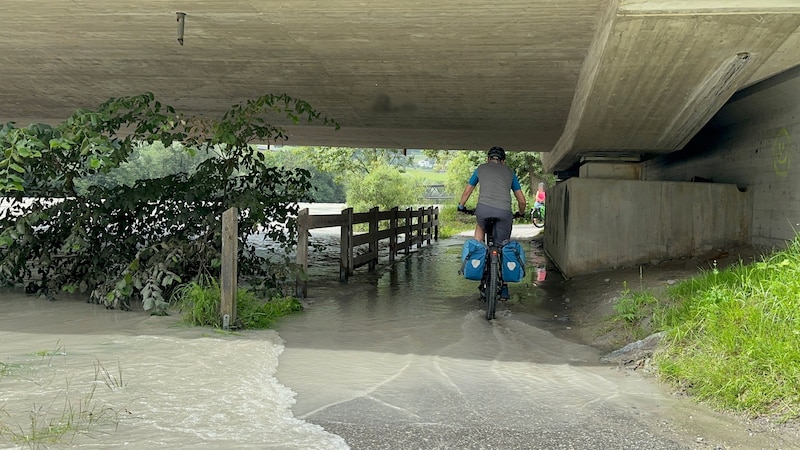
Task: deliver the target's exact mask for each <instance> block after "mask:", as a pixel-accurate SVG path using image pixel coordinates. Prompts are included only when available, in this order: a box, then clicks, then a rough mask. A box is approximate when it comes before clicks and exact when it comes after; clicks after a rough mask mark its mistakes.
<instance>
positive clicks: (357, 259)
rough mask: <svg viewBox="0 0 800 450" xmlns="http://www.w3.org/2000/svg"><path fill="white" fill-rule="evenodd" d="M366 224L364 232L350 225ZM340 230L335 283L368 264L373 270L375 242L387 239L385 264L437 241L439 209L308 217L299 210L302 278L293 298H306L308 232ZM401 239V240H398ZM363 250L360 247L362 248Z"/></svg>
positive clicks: (376, 245)
mask: <svg viewBox="0 0 800 450" xmlns="http://www.w3.org/2000/svg"><path fill="white" fill-rule="evenodd" d="M358 224H367V225H368V231H367V232H365V233H358V234H356V233H355V232H354V225H358ZM328 227H340V228H341V246H340V249H341V250H340V254H339V281H346V280H347V278H348V277H349V276H350V275H352V274H353V271H354V270H355V269H356V268H358V267H361V266H364V265H368V266H369V270H374V269H375V268H376V267H377V265H378V243H379V242H380V241H383V240H386V239H388V240H389V263H393V262H394V260H395V256H396V255H398V254H400V253H401V252H402V253H404V254H408V253H409V252H410V251H411V250H412V248H413V247H414V246H415V245H416V246H417V248H420V247H422V245H423V243H426V244H428V245H430V243H431V240H435V241H438V240H439V208H435V207H432V206H429V207H426V208H419V209H411V208H408V209H405V210H403V211H400V210H399V208H396V207H395V208H392V209H391V210H389V211H380V210H379V209H378V208H377V207H376V208H372V209H371V210H370V211H369V212H365V213H354V212H353V208H347V209H345V210H343V211H342V213H341V214H319V215H310V214H309V212H308V208H305V209H303V210H301V211H300V214H299V215H298V217H297V256H296V261H297V264H298V265H299V266H300V267H302V269H303V275H302V276H298V277H297V284H296V286H297V296H298V297H300V298H305V297H306V296H307V295H308V278H307V277H306V276H305V275H304V274H307V273H308V244H309V243H308V236H309V230H312V229H315V228H328ZM400 237H402V239H399V238H400ZM361 246H367V251H366V252H364V253H361V254H358V255H356V248H358V247H361ZM362 248H363V247H362Z"/></svg>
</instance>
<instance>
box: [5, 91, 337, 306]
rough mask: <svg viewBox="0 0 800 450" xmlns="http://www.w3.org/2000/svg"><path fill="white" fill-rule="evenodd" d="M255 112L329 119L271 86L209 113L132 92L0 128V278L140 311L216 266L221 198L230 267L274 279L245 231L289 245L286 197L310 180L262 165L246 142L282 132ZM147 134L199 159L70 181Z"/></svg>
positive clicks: (108, 166)
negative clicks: (49, 120) (147, 171)
mask: <svg viewBox="0 0 800 450" xmlns="http://www.w3.org/2000/svg"><path fill="white" fill-rule="evenodd" d="M268 115H275V116H277V117H278V118H279V119H278V120H283V121H286V120H287V119H289V120H291V121H293V122H294V123H297V122H299V121H301V120H303V121H306V122H311V121H321V122H323V124H325V125H329V126H334V127H336V128H338V124H337V123H336V122H335V121H334V120H333V119H329V118H328V117H326V116H323V115H322V114H321V113H319V112H317V111H316V110H314V109H313V108H312V107H311V106H310V105H309V104H308V103H306V102H304V101H302V100H299V99H295V98H292V97H289V96H287V95H272V94H269V95H265V96H263V97H259V98H257V99H252V100H248V101H246V102H242V103H239V104H237V105H234V106H232V107H231V108H230V110H228V111H227V112H226V113H225V114H224V115H223V116H222V118H221V119H219V120H211V119H207V118H200V117H190V116H187V115H184V114H181V113H179V112H176V111H175V109H174V108H173V107H171V106H166V105H162V104H161V103H160V102H159V101H157V100H156V99H155V98H154V96H153V94H150V93H145V94H142V95H138V96H132V97H123V98H112V99H109V100H108V101H106V102H105V103H103V104H102V105H100V106H99V107H98V108H97V109H96V110H91V111H90V110H78V111H76V112H75V113H74V114H73V115H72V116H71V117H69V118H68V119H67V120H66V121H64V122H62V123H61V124H59V125H57V126H54V127H51V126H48V125H43V124H31V125H29V126H27V127H24V128H17V127H16V126H15V125H14V124H13V123H7V124H5V125H3V126H2V129H0V149H2V150H3V155H2V159H0V190H2V192H3V194H4V195H5V199H4V202H5V204H4V205H3V206H4V209H3V211H2V213H0V282H2V283H4V284H6V285H9V284H19V283H24V284H25V287H26V290H27V291H29V292H32V293H33V292H38V293H42V294H44V295H47V296H48V297H50V298H52V297H53V296H54V295H55V294H56V292H58V291H59V290H68V291H81V292H88V293H90V301H93V302H97V303H103V304H105V305H106V306H107V307H115V306H118V307H122V308H126V309H129V308H130V301H131V299H134V298H140V299H141V300H142V302H143V306H144V309H145V310H154V311H155V312H162V311H163V309H164V308H165V307H166V305H167V301H166V299H169V298H170V294H171V292H172V291H173V290H174V289H175V288H176V287H177V286H178V285H179V284H181V283H185V282H188V281H190V280H192V279H197V278H198V277H199V276H207V275H215V274H216V273H217V271H218V268H219V261H220V258H219V257H220V253H221V228H222V227H221V216H222V213H223V212H224V211H226V210H228V209H229V208H231V207H236V208H238V211H239V228H238V232H239V235H238V238H239V260H238V264H239V273H240V274H241V275H242V276H252V277H258V279H272V280H273V281H274V276H272V275H271V274H270V272H271V270H270V265H269V264H267V263H266V262H265V260H264V259H263V258H260V257H258V256H257V255H256V253H255V248H254V247H253V246H252V244H248V240H247V239H248V237H249V236H251V235H252V234H254V233H256V232H262V233H265V234H266V236H267V237H268V238H269V239H271V240H272V241H274V242H276V243H277V244H278V245H280V246H282V247H284V248H290V247H291V246H293V245H294V244H295V243H296V227H295V218H296V214H297V206H296V203H295V202H297V201H303V200H306V199H308V195H309V191H310V189H311V185H310V182H309V173H308V171H306V170H303V169H283V168H278V167H271V166H270V165H269V164H268V163H267V158H265V155H264V154H263V152H261V151H257V150H254V149H253V147H252V146H251V145H250V144H251V143H253V142H276V141H285V140H286V139H287V136H286V134H285V131H284V130H283V128H281V127H280V126H277V125H272V124H270V123H269V122H268V121H267V116H268ZM156 141H160V142H163V143H172V142H180V143H182V144H183V148H184V149H186V151H187V152H192V153H194V152H202V153H203V155H201V156H203V157H204V158H202V159H203V161H202V162H201V163H200V164H199V165H198V166H197V167H196V168H194V169H193V170H192V171H191V172H180V173H176V174H170V175H166V176H163V177H160V178H155V179H143V180H138V181H136V182H135V184H134V185H133V186H124V185H123V186H113V187H106V186H102V185H99V184H94V185H91V186H90V187H88V188H82V189H77V188H76V184H81V185H83V186H85V184H86V183H85V182H83V183H81V181H82V180H83V181H85V180H87V179H90V178H91V177H93V176H96V175H97V174H104V173H109V172H110V171H112V170H114V169H115V168H117V167H119V166H120V164H123V163H125V162H126V161H128V159H129V157H130V155H131V153H132V152H133V150H134V149H135V148H136V147H137V146H140V145H145V144H151V143H153V142H156Z"/></svg>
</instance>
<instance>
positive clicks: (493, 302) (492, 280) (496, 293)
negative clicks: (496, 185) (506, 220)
mask: <svg viewBox="0 0 800 450" xmlns="http://www.w3.org/2000/svg"><path fill="white" fill-rule="evenodd" d="M496 221H497V219H495V218H491V219H489V220H488V221H487V224H486V225H487V226H486V229H485V230H484V240H485V243H486V247H487V248H488V249H489V250H488V251H489V254H488V258H487V259H488V261H487V264H486V268H485V269H484V272H483V279H481V286H480V289H481V292H483V294H484V297H485V299H486V320H493V319H494V317H495V310H496V309H497V299H498V298H500V291H501V290H502V288H503V272H502V267H501V265H500V264H501V262H500V258H501V256H500V251H501V248H502V246H499V245H495V242H494V236H493V235H494V224H495V222H496Z"/></svg>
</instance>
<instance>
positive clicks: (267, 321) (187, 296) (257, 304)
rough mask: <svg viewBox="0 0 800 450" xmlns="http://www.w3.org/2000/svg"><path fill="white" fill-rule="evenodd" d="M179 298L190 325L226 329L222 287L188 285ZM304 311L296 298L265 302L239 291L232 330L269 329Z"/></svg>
mask: <svg viewBox="0 0 800 450" xmlns="http://www.w3.org/2000/svg"><path fill="white" fill-rule="evenodd" d="M175 296H176V298H177V305H178V307H179V308H180V311H181V313H182V314H183V320H184V321H185V322H186V323H188V324H190V325H195V326H208V327H215V328H222V326H223V323H222V317H220V305H221V297H220V287H219V283H218V282H217V281H216V280H214V279H209V280H205V281H203V282H191V283H188V284H185V285H183V286H181V287H180V288H178V289H177V290H176V292H175ZM302 310H303V305H302V304H301V303H300V301H299V300H297V299H296V298H293V297H280V296H275V297H272V298H269V299H263V298H259V297H258V296H256V294H254V293H253V292H252V291H250V290H248V289H246V288H239V289H238V290H237V293H236V323H235V324H232V326H233V327H235V328H245V329H262V328H269V327H270V326H271V325H272V324H273V323H274V322H275V320H276V319H278V318H280V317H283V316H286V315H288V314H292V313H295V312H298V311H302Z"/></svg>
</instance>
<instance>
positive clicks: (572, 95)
mask: <svg viewBox="0 0 800 450" xmlns="http://www.w3.org/2000/svg"><path fill="white" fill-rule="evenodd" d="M176 12H184V13H186V16H185V22H184V30H183V32H184V34H183V43H182V44H179V43H178V40H177V37H178V35H177V34H178V25H179V22H177V20H176V19H177V15H176ZM0 19H2V20H1V21H0V23H2V26H1V27H0V41H2V42H3V51H2V52H0V123H2V122H6V121H16V122H18V125H27V124H28V123H30V122H47V123H57V122H60V121H62V120H64V119H65V118H66V117H68V116H69V115H70V114H71V113H72V112H73V111H74V110H75V109H76V108H93V107H95V106H97V105H98V104H100V103H101V102H103V101H105V100H106V99H108V98H109V97H118V96H124V95H134V94H138V93H141V92H145V91H150V92H153V93H155V94H156V96H157V98H158V99H159V100H160V101H161V102H162V103H166V104H170V105H173V106H175V107H176V108H177V109H179V110H181V111H183V112H186V113H188V114H194V115H204V116H217V117H218V116H219V115H221V114H222V113H223V112H224V111H226V110H227V109H228V107H230V106H231V105H233V104H235V103H238V102H240V101H242V100H245V99H248V98H254V97H258V96H260V95H263V94H266V93H276V94H277V93H284V92H285V93H288V94H290V95H293V96H295V97H299V98H302V99H304V100H306V101H308V102H309V103H310V104H311V105H312V106H314V107H315V108H317V109H318V110H320V111H322V112H324V113H325V114H327V115H329V116H331V117H334V118H335V119H337V120H338V121H339V123H340V124H341V125H342V128H341V129H340V130H339V131H333V130H332V129H330V128H325V127H321V126H314V125H304V126H293V125H291V124H283V125H285V126H286V127H287V129H288V131H289V137H290V140H289V142H288V144H290V145H322V146H351V147H383V148H434V149H486V148H488V147H491V146H493V145H501V146H503V147H505V148H507V149H508V150H517V151H539V152H545V153H544V155H543V159H544V162H545V168H546V170H547V171H550V172H555V173H559V174H562V175H564V176H565V177H567V176H568V177H578V178H600V179H603V178H617V179H627V180H631V181H642V180H644V179H645V175H644V168H645V167H660V168H663V170H661V171H654V170H650V171H649V172H648V173H649V174H650V175H649V176H650V178H648V182H650V183H652V182H658V181H665V180H659V179H657V177H658V176H660V174H663V175H664V176H665V177H666V176H667V174H669V173H671V172H670V170H669V169H666V168H664V167H665V166H669V165H670V164H672V163H670V164H667V163H661V162H658V161H662V160H664V158H667V157H668V155H670V154H683V153H673V152H678V151H681V150H684V149H685V148H686V147H687V145H689V144H690V143H691V142H692V140H693V138H695V136H696V135H697V134H698V132H699V131H700V130H701V129H703V128H704V127H705V126H707V124H709V121H710V120H711V119H712V117H714V116H715V114H717V112H718V111H719V110H720V108H722V107H723V105H725V104H726V102H728V101H729V99H731V97H732V96H733V95H734V94H735V93H736V92H741V91H742V90H743V89H745V88H749V87H752V86H756V85H757V84H758V83H760V82H763V81H764V80H769V79H771V78H773V77H775V76H776V75H778V74H782V73H785V72H786V71H788V70H790V69H791V68H793V67H795V66H798V65H799V64H800V52H798V51H797V49H798V48H800V3H799V2H798V1H797V0H762V1H757V2H756V1H752V0H499V1H495V2H479V1H433V2H431V1H420V0H391V1H389V0H379V1H372V2H367V3H364V2H356V1H352V0H329V1H326V2H318V1H309V0H276V1H269V0H229V1H225V2H204V1H170V0H137V1H136V2H128V3H124V2H119V1H116V0H51V1H48V2H30V1H26V0H5V1H4V2H3V8H2V12H0ZM277 123H279V124H280V122H279V121H278V122H277ZM768 126H769V125H767V124H764V127H768ZM786 129H787V131H786V134H787V135H788V136H789V138H791V137H792V136H794V134H792V133H794V131H793V130H794V128H793V127H792V126H791V124H789V126H788V128H786ZM711 147H713V146H711ZM720 157H721V156H720ZM650 162H655V163H653V164H650ZM648 164H650V165H649V166H648ZM716 178H717V179H722V178H725V177H719V176H717V177H716ZM672 181H687V180H672ZM737 183H738V184H741V182H737ZM586 186H589V184H585V183H584V184H580V182H577V181H574V182H572V184H571V185H570V186H567V185H563V186H561V187H559V189H564V191H563V192H562V194H564V193H565V192H567V191H569V192H571V195H566V197H567V198H568V199H569V198H571V200H570V203H567V204H564V203H561V204H554V205H553V206H554V208H553V209H552V211H556V210H561V211H562V217H561V218H560V219H559V221H557V222H553V223H552V224H551V225H548V227H546V229H548V230H550V231H548V233H559V236H562V237H563V236H564V235H565V233H566V231H567V229H568V228H567V226H568V224H572V225H574V224H575V223H576V221H577V220H579V219H580V220H592V217H591V216H571V215H570V214H572V213H576V210H575V208H574V206H575V205H577V204H579V202H577V201H576V200H577V198H578V197H576V196H611V197H613V196H615V195H618V194H619V191H614V190H613V189H616V188H612V187H610V186H611V184H609V183H599V184H597V183H595V184H591V190H587V188H586ZM642 186H644V185H642ZM739 187H741V186H739ZM597 189H599V190H600V191H597ZM624 189H629V190H630V187H625V188H624ZM671 189H675V191H674V192H680V193H681V196H682V197H681V198H683V199H684V200H685V199H692V198H694V196H695V195H698V196H704V195H706V196H707V192H716V191H713V190H712V191H708V190H705V191H703V192H700V191H698V192H697V193H692V191H691V190H689V191H687V190H685V189H684V188H682V187H669V186H667V187H665V186H653V185H652V184H650V185H648V188H647V189H644V190H640V189H638V188H633V190H630V192H634V191H635V192H651V193H652V195H651V196H644V197H641V198H640V199H639V200H637V201H629V202H627V203H625V202H622V203H620V202H617V203H616V204H617V205H623V206H616V207H617V208H627V209H626V211H623V212H624V214H621V215H619V217H635V214H630V212H631V210H630V208H633V210H634V211H635V210H637V208H646V207H647V206H649V205H651V204H652V202H659V204H662V203H665V204H668V203H669V202H670V201H671V200H670V197H669V195H667V194H665V192H673V191H671ZM720 192H722V191H720ZM724 192H730V190H724ZM554 193H555V192H554ZM732 197H733V198H737V197H738V196H737V195H735V194H732ZM553 198H561V199H562V200H560V201H562V202H563V201H564V195H560V194H559V195H554V196H553ZM636 198H639V197H636ZM704 198H708V197H704ZM748 198H749V197H748ZM549 201H550V200H549ZM553 201H555V200H553ZM741 201H743V202H745V204H744V207H743V206H742V204H739V200H734V202H735V203H736V205H733V206H730V208H732V209H731V210H732V211H740V210H741V211H743V212H742V213H741V214H743V215H741V214H740V215H737V216H736V220H739V221H740V222H741V223H743V224H745V225H746V227H745V228H743V229H737V230H735V231H732V233H733V234H735V235H736V236H750V234H751V231H750V230H751V226H750V223H751V222H749V221H750V220H751V219H750V217H751V215H752V211H751V210H752V206H750V207H749V208H750V209H748V206H747V205H750V204H751V203H752V199H746V200H741ZM747 202H750V203H747ZM718 203H719V202H715V201H714V200H713V197H711V200H709V201H708V205H709V206H711V207H712V208H713V206H714V205H715V204H718ZM570 204H571V205H572V206H573V208H572V213H568V212H567V213H564V211H569V210H570V208H566V209H565V207H568V206H569V205H570ZM672 207H674V208H679V207H680V205H673V206H672ZM559 208H560V209H559ZM725 208H726V209H727V208H728V206H725ZM741 208H743V209H741ZM660 211H661V212H660V214H667V215H669V216H670V217H676V216H675V215H674V214H671V215H670V211H668V210H666V211H665V210H663V209H662V210H660ZM585 213H586V211H585V210H583V212H582V213H581V214H585ZM570 218H571V219H572V220H571V221H570ZM686 220H696V218H691V217H687V219H686ZM684 225H685V224H684ZM696 226H697V227H702V226H703V224H702V223H699V224H697V225H696ZM753 226H755V225H753ZM562 227H563V228H562ZM606 229H607V227H606V228H604V227H596V229H595V228H588V229H583V230H582V231H580V230H579V231H576V232H584V233H603V232H604V230H606ZM684 229H689V228H686V227H684ZM697 229H700V228H697ZM639 231H640V233H639V235H640V236H641V239H647V236H648V230H644V231H642V230H639ZM651 231H652V230H651ZM781 233H782V232H781ZM781 233H777V234H781ZM650 235H651V236H652V234H650ZM675 239H679V237H675ZM744 239H746V238H744ZM547 242H549V244H546V245H549V246H550V248H551V250H552V253H553V254H555V255H559V254H564V255H567V256H565V257H564V258H566V259H567V260H569V261H571V262H576V261H578V260H582V258H577V257H575V255H572V253H571V251H568V247H569V245H571V244H565V243H561V244H559V243H558V241H557V240H556V238H555V236H554V235H552V234H551V235H550V236H549V238H548V239H547V240H546V243H547ZM668 247H669V245H668ZM576 248H578V249H585V248H586V247H585V245H582V244H578V245H577V246H576ZM611 248H613V246H611ZM672 248H680V249H684V250H681V251H689V250H685V249H686V248H688V247H686V246H685V245H683V244H681V245H673V246H672ZM580 251H582V250H580ZM648 251H649V250H642V251H637V250H635V247H634V250H630V249H629V250H626V255H628V254H629V253H631V252H633V253H634V254H637V253H641V255H639V256H643V257H644V253H647V252H648ZM617 256H619V255H617ZM634 256H636V255H634ZM666 256H670V255H669V254H668V255H666ZM614 258H615V256H608V257H606V258H605V259H604V260H601V261H598V260H594V259H593V260H592V261H591V262H590V263H587V264H583V263H582V264H578V265H575V267H574V268H575V270H573V272H575V271H578V272H579V271H581V270H590V269H591V268H596V267H598V266H602V265H603V264H606V265H608V264H611V263H613V262H614V261H616V260H615V259H614ZM584 259H585V258H584ZM638 259H641V258H637V257H632V258H628V260H626V261H627V262H635V261H637V260H638ZM565 261H566V260H565ZM562 263H563V264H562V265H564V266H571V265H570V264H567V263H564V262H563V261H562Z"/></svg>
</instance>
